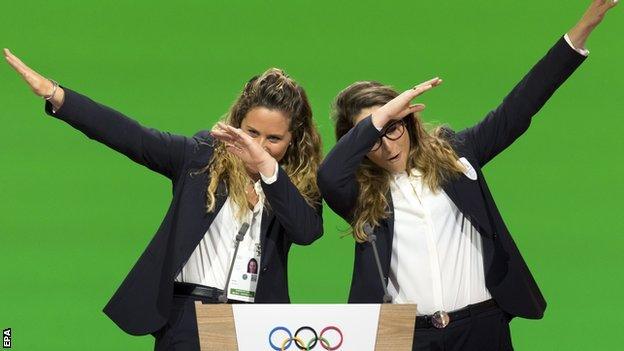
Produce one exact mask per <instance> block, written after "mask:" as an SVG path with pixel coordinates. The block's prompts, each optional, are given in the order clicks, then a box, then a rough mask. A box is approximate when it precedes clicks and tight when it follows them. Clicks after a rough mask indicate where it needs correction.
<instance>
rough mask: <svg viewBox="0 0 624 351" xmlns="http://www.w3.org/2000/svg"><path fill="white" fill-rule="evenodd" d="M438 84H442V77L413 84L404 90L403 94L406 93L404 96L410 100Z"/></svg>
mask: <svg viewBox="0 0 624 351" xmlns="http://www.w3.org/2000/svg"><path fill="white" fill-rule="evenodd" d="M440 84H442V79H440V78H438V77H436V78H433V79H430V80H428V81H426V82H423V83H420V84H418V85H416V86H414V87H413V88H412V89H410V90H407V91H406V92H404V94H405V95H406V98H408V99H409V100H410V101H411V100H412V99H413V98H415V97H417V96H419V95H422V94H423V93H425V92H427V91H429V90H431V89H433V88H435V87H437V86H439V85H440Z"/></svg>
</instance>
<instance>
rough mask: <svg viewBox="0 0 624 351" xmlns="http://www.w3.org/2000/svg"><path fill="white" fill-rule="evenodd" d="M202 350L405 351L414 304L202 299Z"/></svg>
mask: <svg viewBox="0 0 624 351" xmlns="http://www.w3.org/2000/svg"><path fill="white" fill-rule="evenodd" d="M195 308H196V312H197V327H198V330H199V341H200V345H201V349H202V350H203V351H259V350H262V351H264V350H269V351H270V350H292V351H297V350H301V349H303V350H308V349H309V350H315V349H316V350H319V351H320V350H337V351H339V350H343V351H364V350H370V351H372V350H392V351H400V350H405V351H410V350H411V349H412V339H413V334H414V323H415V319H416V305H413V304H406V305H399V304H348V305H347V304H234V305H230V304H203V303H201V302H200V301H197V302H195Z"/></svg>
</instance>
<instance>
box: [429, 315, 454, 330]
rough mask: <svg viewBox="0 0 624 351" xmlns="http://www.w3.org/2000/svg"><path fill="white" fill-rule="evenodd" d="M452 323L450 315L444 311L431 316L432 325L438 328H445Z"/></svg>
mask: <svg viewBox="0 0 624 351" xmlns="http://www.w3.org/2000/svg"><path fill="white" fill-rule="evenodd" d="M449 322H450V318H449V315H448V313H446V312H444V311H438V312H436V313H434V314H433V316H431V324H433V326H434V327H436V328H444V327H446V326H447V325H448V324H449Z"/></svg>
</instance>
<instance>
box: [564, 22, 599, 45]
mask: <svg viewBox="0 0 624 351" xmlns="http://www.w3.org/2000/svg"><path fill="white" fill-rule="evenodd" d="M593 29H594V26H592V25H591V24H588V23H585V22H584V21H580V22H579V23H577V25H576V26H574V27H573V28H572V29H570V31H569V32H568V38H569V39H570V41H571V42H572V45H573V46H574V47H575V48H576V49H584V48H585V42H586V41H587V38H588V37H589V34H590V33H591V32H592V30H593Z"/></svg>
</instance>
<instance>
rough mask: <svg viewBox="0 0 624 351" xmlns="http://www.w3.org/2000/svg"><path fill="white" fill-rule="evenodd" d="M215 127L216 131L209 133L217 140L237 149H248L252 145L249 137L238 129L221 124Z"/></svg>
mask: <svg viewBox="0 0 624 351" xmlns="http://www.w3.org/2000/svg"><path fill="white" fill-rule="evenodd" d="M216 127H217V129H214V130H213V131H212V132H211V133H212V135H214V136H215V137H216V138H217V139H219V140H222V141H224V142H226V143H229V144H233V145H236V146H237V147H243V146H245V147H248V146H249V145H250V143H253V140H252V139H251V137H250V136H249V135H247V133H245V132H243V131H242V130H240V129H239V128H234V127H232V126H230V125H227V124H225V123H222V122H218V123H217V125H216Z"/></svg>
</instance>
